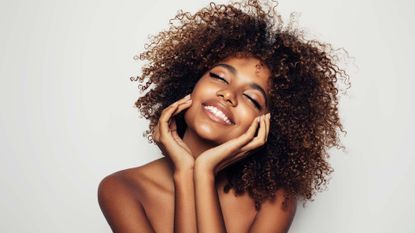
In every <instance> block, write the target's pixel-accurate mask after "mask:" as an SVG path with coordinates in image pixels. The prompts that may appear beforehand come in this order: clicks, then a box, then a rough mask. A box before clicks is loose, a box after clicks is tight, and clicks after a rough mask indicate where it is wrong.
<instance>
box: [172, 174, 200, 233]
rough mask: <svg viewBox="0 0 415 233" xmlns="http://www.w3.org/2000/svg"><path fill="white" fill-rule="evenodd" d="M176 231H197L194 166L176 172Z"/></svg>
mask: <svg viewBox="0 0 415 233" xmlns="http://www.w3.org/2000/svg"><path fill="white" fill-rule="evenodd" d="M174 188H175V195H174V232H175V233H179V232H180V233H184V232H186V233H187V232H189V233H196V232H197V227H196V210H195V195H194V182H193V168H189V169H182V170H176V171H175V172H174Z"/></svg>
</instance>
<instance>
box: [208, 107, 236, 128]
mask: <svg viewBox="0 0 415 233" xmlns="http://www.w3.org/2000/svg"><path fill="white" fill-rule="evenodd" d="M202 108H203V111H204V112H205V113H206V115H208V117H209V118H210V119H211V120H213V121H215V122H217V123H220V124H222V125H230V124H228V123H226V121H224V120H222V119H221V118H219V117H217V116H215V114H213V113H211V112H210V111H209V110H207V109H206V108H205V106H202Z"/></svg>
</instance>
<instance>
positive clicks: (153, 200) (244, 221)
mask: <svg viewBox="0 0 415 233" xmlns="http://www.w3.org/2000/svg"><path fill="white" fill-rule="evenodd" d="M223 185H224V184H223V183H219V184H218V185H217V186H216V190H217V193H218V198H219V203H220V207H221V211H222V215H223V219H224V222H225V226H226V229H227V231H228V232H229V233H244V232H248V229H249V227H250V226H251V224H252V222H253V220H254V218H255V215H256V210H255V206H254V202H253V200H252V199H251V198H250V197H249V196H248V194H247V193H245V194H244V195H239V196H235V195H234V192H233V190H230V191H229V192H228V193H225V192H224V191H223ZM147 194H148V196H147V198H145V200H144V202H143V203H142V204H143V207H144V209H145V212H146V215H147V217H148V220H149V221H150V223H151V225H152V226H153V228H154V229H155V231H156V232H157V233H171V232H173V224H174V192H160V190H158V191H157V189H153V190H148V193H147Z"/></svg>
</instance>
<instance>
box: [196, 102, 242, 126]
mask: <svg viewBox="0 0 415 233" xmlns="http://www.w3.org/2000/svg"><path fill="white" fill-rule="evenodd" d="M203 105H205V106H206V105H209V106H213V107H215V108H217V109H219V110H220V111H221V112H223V114H225V116H226V117H227V118H228V119H229V120H230V121H231V122H232V124H235V120H234V118H233V114H232V112H231V111H229V110H228V108H227V107H226V106H225V104H223V103H222V102H219V101H216V100H208V101H206V102H204V103H203Z"/></svg>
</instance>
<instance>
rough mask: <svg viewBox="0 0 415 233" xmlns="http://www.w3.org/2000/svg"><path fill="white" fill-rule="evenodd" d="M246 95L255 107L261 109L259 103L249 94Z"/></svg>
mask: <svg viewBox="0 0 415 233" xmlns="http://www.w3.org/2000/svg"><path fill="white" fill-rule="evenodd" d="M245 96H246V97H248V99H249V100H250V101H251V102H252V103H253V104H254V105H255V107H256V108H257V109H259V110H261V109H262V107H261V105H260V104H259V103H258V102H257V101H255V100H254V99H253V98H251V97H250V96H249V95H245Z"/></svg>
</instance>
